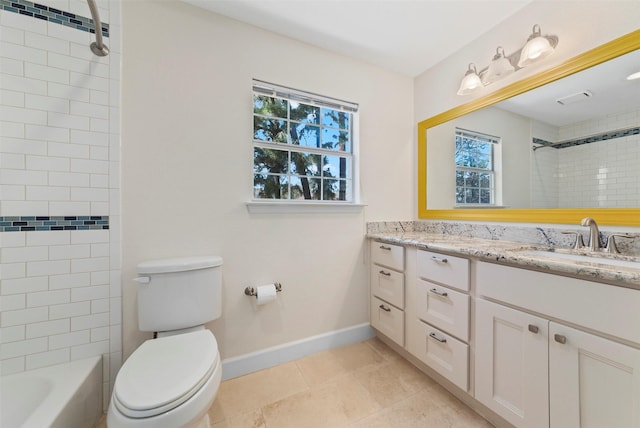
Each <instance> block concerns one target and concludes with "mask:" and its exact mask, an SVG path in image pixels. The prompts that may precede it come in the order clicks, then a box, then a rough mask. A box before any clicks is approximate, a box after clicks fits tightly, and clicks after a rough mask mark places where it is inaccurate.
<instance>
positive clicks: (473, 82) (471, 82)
mask: <svg viewBox="0 0 640 428" xmlns="http://www.w3.org/2000/svg"><path fill="white" fill-rule="evenodd" d="M482 86H483V85H482V80H480V76H478V72H477V71H476V66H475V65H473V64H469V69H468V70H467V72H466V73H465V75H464V77H463V78H462V82H460V88H459V89H458V92H457V93H458V95H469V94H472V93H474V92H476V91H477V90H478V89H480V88H482Z"/></svg>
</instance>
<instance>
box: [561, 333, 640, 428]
mask: <svg viewBox="0 0 640 428" xmlns="http://www.w3.org/2000/svg"><path fill="white" fill-rule="evenodd" d="M549 338H550V340H549V400H550V401H549V402H550V422H551V423H550V425H551V428H571V427H640V349H635V348H632V347H630V346H626V345H623V344H620V343H617V342H614V341H612V340H608V339H604V338H602V337H598V336H596V335H593V334H589V333H586V332H584V331H580V330H576V329H574V328H571V327H567V326H565V325H562V324H558V323H555V322H551V323H550V327H549Z"/></svg>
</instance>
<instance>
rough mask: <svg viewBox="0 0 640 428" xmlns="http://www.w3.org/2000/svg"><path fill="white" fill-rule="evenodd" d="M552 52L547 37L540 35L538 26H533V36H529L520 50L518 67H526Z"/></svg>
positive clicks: (552, 49)
mask: <svg viewBox="0 0 640 428" xmlns="http://www.w3.org/2000/svg"><path fill="white" fill-rule="evenodd" d="M553 51H554V48H553V46H551V42H550V41H549V39H548V38H547V37H544V36H542V34H541V33H540V26H538V24H536V25H534V26H533V34H531V35H530V36H529V39H528V40H527V43H526V44H525V45H524V47H523V48H522V51H521V53H520V60H519V61H518V67H526V66H528V65H531V64H533V63H534V62H536V61H539V60H541V59H543V58H546V57H548V56H549V55H551V54H552V53H553Z"/></svg>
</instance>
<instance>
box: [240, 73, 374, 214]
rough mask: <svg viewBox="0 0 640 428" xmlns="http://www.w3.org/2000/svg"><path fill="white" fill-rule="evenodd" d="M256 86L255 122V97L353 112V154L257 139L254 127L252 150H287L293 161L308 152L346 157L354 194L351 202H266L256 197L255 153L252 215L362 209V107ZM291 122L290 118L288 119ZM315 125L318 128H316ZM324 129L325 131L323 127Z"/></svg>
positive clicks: (270, 85)
mask: <svg viewBox="0 0 640 428" xmlns="http://www.w3.org/2000/svg"><path fill="white" fill-rule="evenodd" d="M252 83H253V85H252V96H251V100H252V107H251V111H252V122H253V118H254V117H255V114H254V113H253V99H254V98H253V95H265V96H269V97H275V98H281V99H285V100H288V101H294V102H301V103H304V104H307V105H312V106H317V107H320V108H323V107H324V108H330V109H333V110H338V111H343V112H347V113H350V115H351V117H350V127H351V130H350V131H351V140H350V142H349V143H350V147H351V152H350V153H349V152H348V151H345V152H340V151H336V150H328V149H321V148H320V149H318V148H313V147H307V146H298V145H291V144H290V143H289V141H288V142H287V143H278V142H268V141H262V140H259V139H254V138H253V132H254V131H253V125H252V148H253V149H254V150H255V148H256V147H259V148H265V147H268V148H273V149H276V150H283V151H287V152H288V153H289V155H288V156H289V158H290V156H291V153H292V152H304V153H317V154H326V155H329V156H337V157H346V158H347V159H348V162H350V171H351V179H350V180H347V181H346V182H347V185H348V186H349V185H350V186H351V189H348V190H347V192H348V193H350V194H351V200H346V201H340V200H315V199H314V200H306V199H266V198H255V195H254V174H255V171H254V162H253V153H254V150H252V160H251V194H252V200H251V202H248V203H247V207H248V209H249V211H251V212H269V211H275V212H306V211H309V210H313V209H319V210H320V211H323V212H326V211H332V210H335V211H337V212H339V211H344V210H350V209H352V210H360V209H361V208H362V206H363V205H362V204H360V194H359V187H360V186H359V175H360V171H359V162H358V160H359V156H358V154H359V144H358V142H359V117H358V104H355V103H351V102H347V101H343V100H339V99H335V98H330V97H326V96H322V95H317V94H314V93H310V92H306V91H300V90H297V89H293V88H289V87H285V86H281V85H276V84H273V83H269V82H264V81H261V80H257V79H254V80H253V82H252ZM286 120H287V121H289V120H290V118H288V117H287V119H286ZM314 126H315V125H314ZM318 126H319V128H320V125H318ZM320 129H322V128H320Z"/></svg>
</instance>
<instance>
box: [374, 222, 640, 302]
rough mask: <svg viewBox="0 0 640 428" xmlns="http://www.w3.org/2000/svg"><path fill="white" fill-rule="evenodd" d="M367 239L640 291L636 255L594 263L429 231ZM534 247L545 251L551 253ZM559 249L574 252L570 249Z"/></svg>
mask: <svg viewBox="0 0 640 428" xmlns="http://www.w3.org/2000/svg"><path fill="white" fill-rule="evenodd" d="M367 238H372V239H376V240H379V241H383V242H387V243H392V244H400V245H409V246H415V247H418V248H422V249H428V250H432V251H436V252H438V251H440V252H444V253H448V254H452V255H460V256H467V257H473V258H477V259H479V260H484V261H490V262H494V263H495V262H497V263H500V264H505V265H510V266H515V267H521V268H525V269H534V270H542V271H547V272H549V273H556V274H560V275H568V276H572V277H577V278H581V279H586V280H590V281H597V282H605V283H608V284H613V285H618V286H622V287H627V288H634V289H637V290H640V259H639V258H635V257H624V256H610V255H608V254H602V256H601V257H598V258H597V259H596V258H594V261H593V262H591V261H582V260H581V261H576V260H567V259H565V258H559V257H556V255H555V254H554V253H553V251H554V249H553V247H551V246H545V245H538V244H527V243H520V242H511V241H505V240H493V239H483V238H475V237H463V236H458V235H448V234H440V233H429V232H414V231H394V232H372V231H370V232H369V233H367ZM531 250H544V251H548V254H546V253H544V252H542V253H540V252H535V251H531ZM557 251H558V252H560V251H563V252H565V253H570V252H571V251H568V250H566V249H565V250H560V249H558V250H557ZM607 258H614V259H616V260H625V261H627V262H632V263H629V266H614V265H610V264H608V263H606V260H607Z"/></svg>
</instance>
